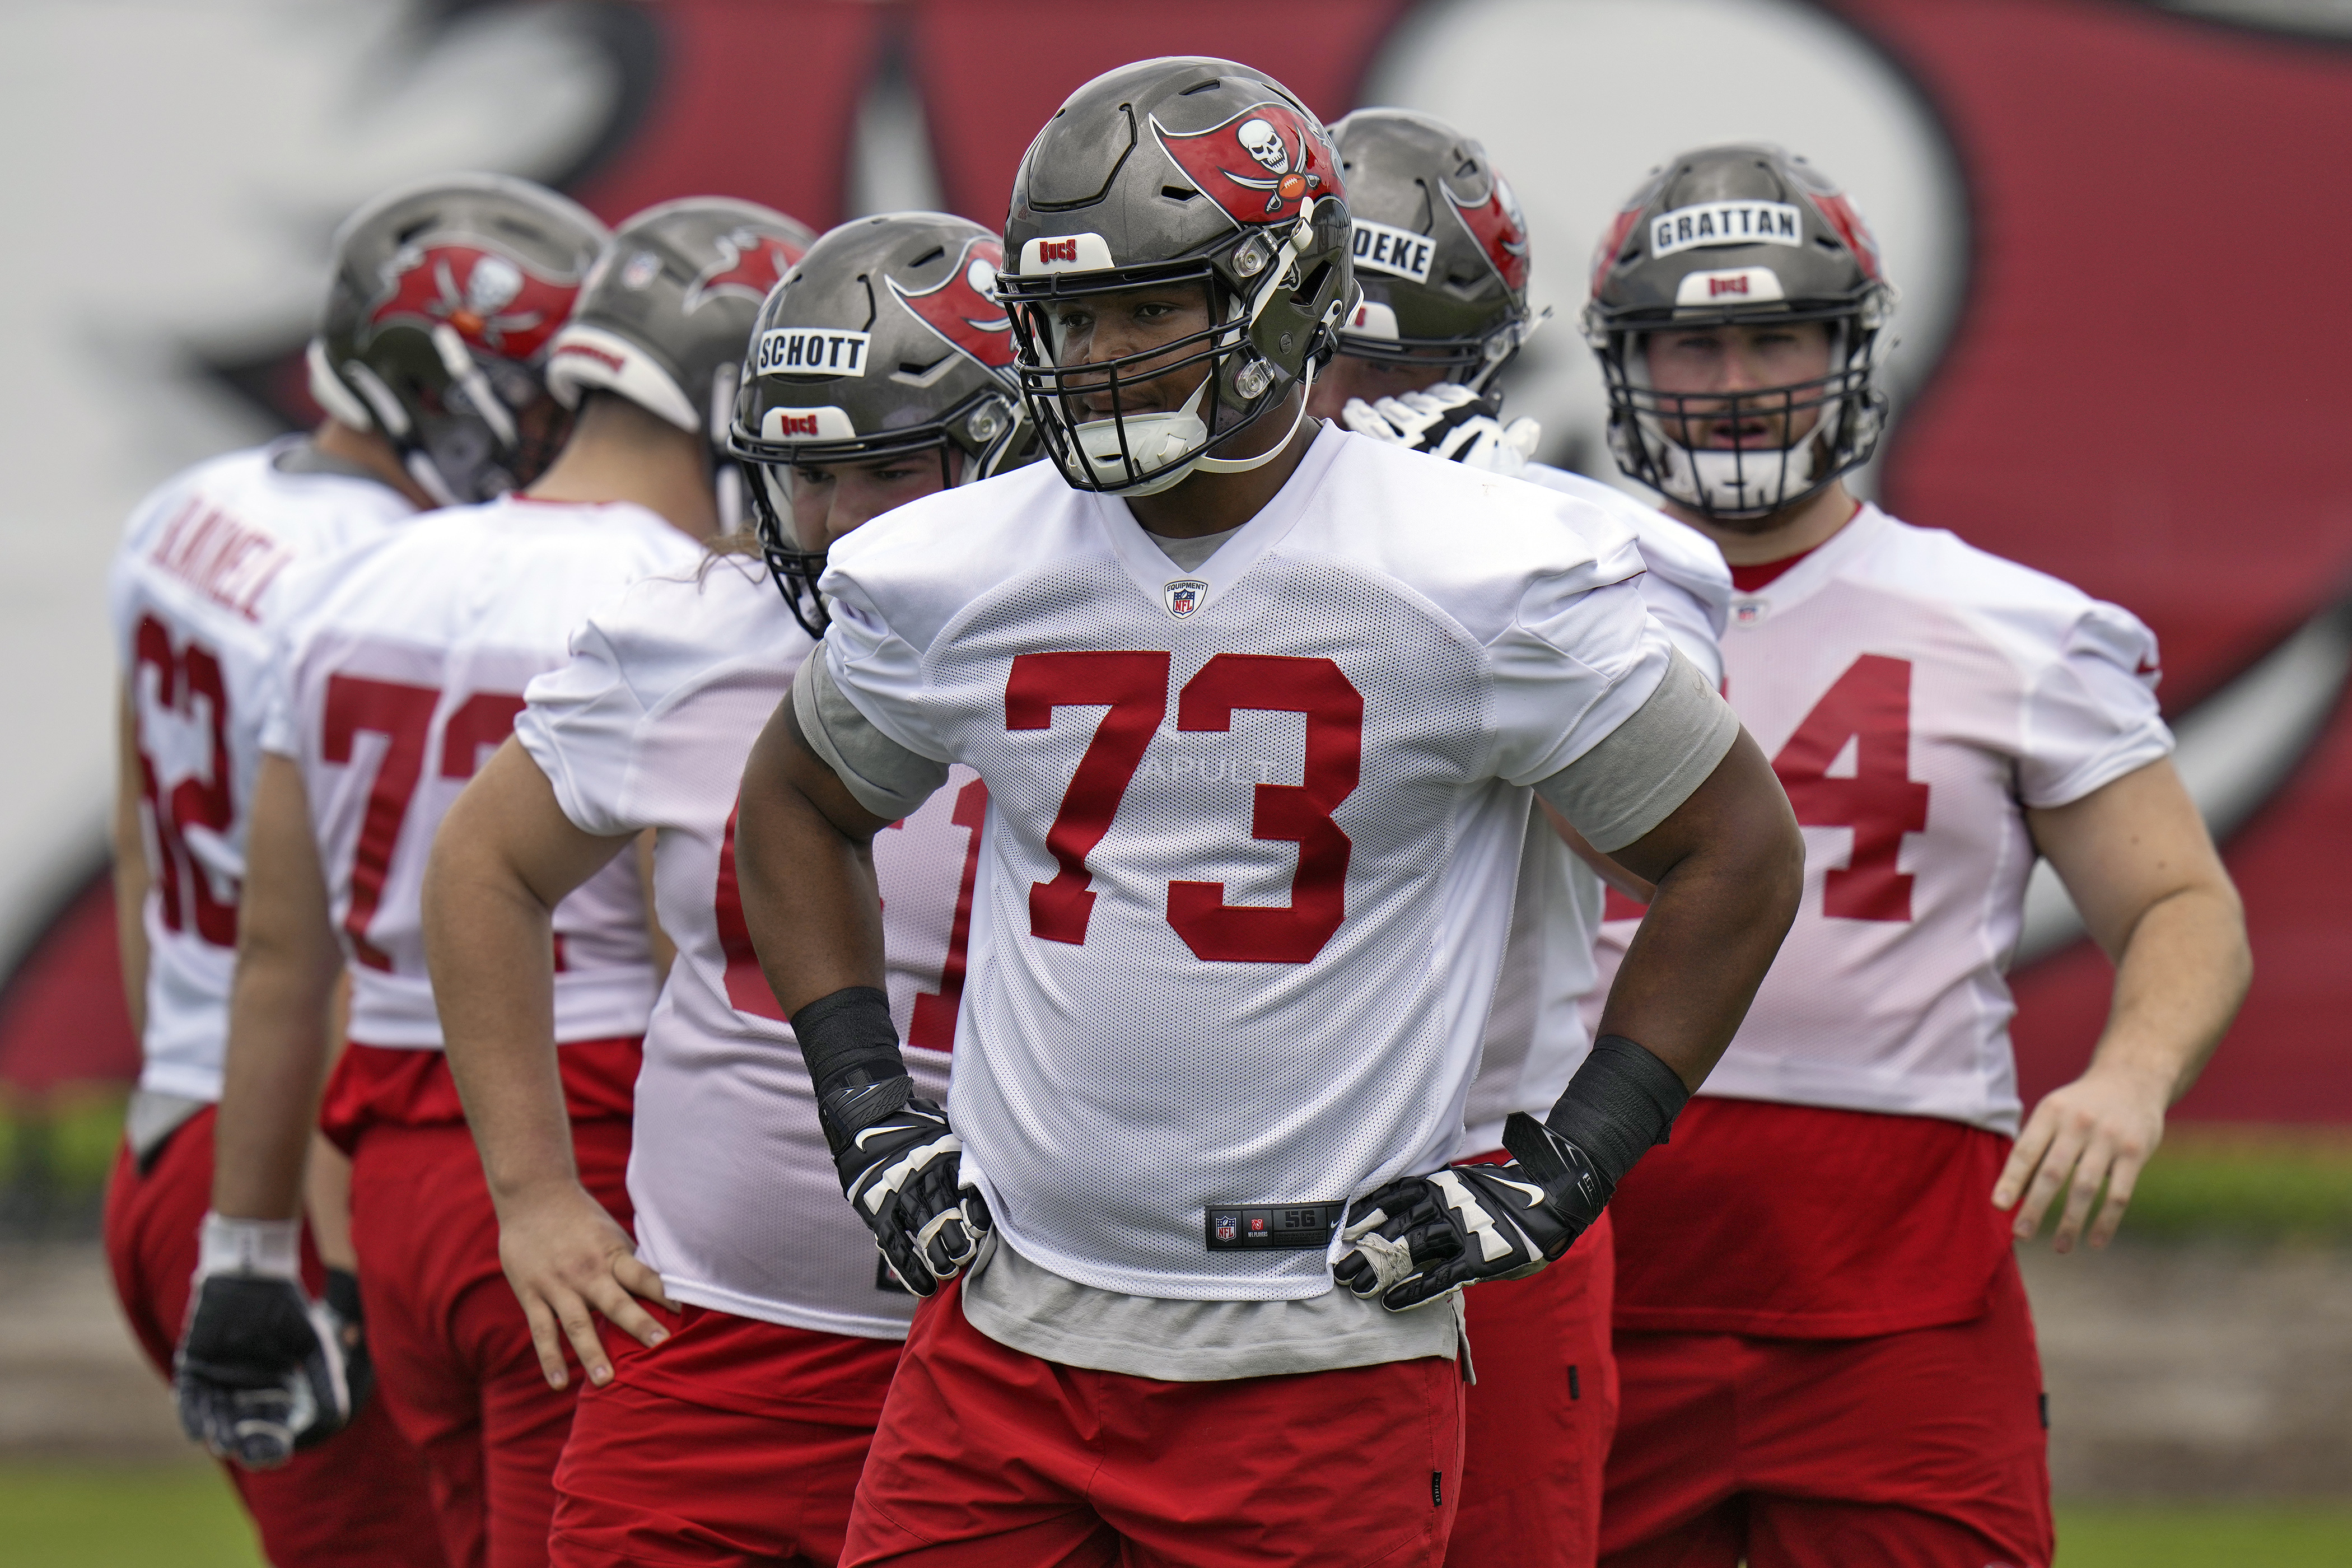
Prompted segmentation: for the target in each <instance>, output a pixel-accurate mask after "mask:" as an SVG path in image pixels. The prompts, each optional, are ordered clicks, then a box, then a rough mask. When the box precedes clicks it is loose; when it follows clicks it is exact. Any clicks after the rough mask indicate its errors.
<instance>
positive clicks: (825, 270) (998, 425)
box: [728, 212, 1035, 637]
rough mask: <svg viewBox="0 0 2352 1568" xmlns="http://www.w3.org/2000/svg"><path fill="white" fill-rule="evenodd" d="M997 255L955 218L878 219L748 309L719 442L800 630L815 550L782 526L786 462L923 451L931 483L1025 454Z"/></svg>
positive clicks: (973, 476)
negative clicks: (733, 461) (935, 466)
mask: <svg viewBox="0 0 2352 1568" xmlns="http://www.w3.org/2000/svg"><path fill="white" fill-rule="evenodd" d="M1003 259H1004V247H1003V245H1002V244H1001V243H1000V242H999V241H998V239H997V237H996V236H994V235H992V234H991V233H989V232H988V230H986V229H984V228H982V227H981V226H979V225H978V224H976V223H973V222H971V221H970V220H969V219H966V218H960V217H950V216H948V215H947V214H945V213H923V212H915V213H886V214H883V215H882V216H877V217H866V218H857V219H855V220H853V221H851V222H849V223H845V224H843V225H842V226H840V227H838V228H835V229H832V230H830V231H828V232H827V233H825V234H824V235H823V236H821V237H819V238H818V239H817V241H816V242H815V243H814V245H812V246H811V247H809V249H808V253H807V254H806V255H804V256H803V257H802V258H800V261H799V263H798V265H796V266H795V267H793V270H792V271H791V272H790V273H789V274H787V275H786V277H785V278H784V279H783V281H782V282H781V283H779V284H778V285H777V286H776V288H775V289H774V291H773V292H772V293H771V294H769V296H768V298H767V300H766V301H765V302H764V303H762V304H761V307H760V312H759V318H758V321H756V323H755V324H754V325H753V327H752V329H751V345H750V349H749V351H748V353H746V354H745V357H744V360H743V375H742V384H741V388H740V391H739V392H738V393H737V394H736V396H735V416H734V420H733V424H732V426H731V427H730V439H729V442H728V448H729V450H730V452H731V453H732V454H733V455H734V456H735V458H737V459H738V460H739V461H740V464H741V467H742V473H743V477H744V480H745V489H746V490H747V491H748V492H749V494H750V498H751V516H752V520H753V522H754V524H755V526H756V527H757V530H758V532H759V537H760V545H761V553H762V554H764V555H765V556H766V557H767V561H768V568H769V570H770V571H771V572H772V573H773V574H774V575H775V579H776V586H777V587H778V588H779V589H781V590H782V592H783V595H784V598H785V600H786V602H788V603H789V604H791V605H792V606H793V614H794V615H795V616H799V617H800V620H801V624H802V625H803V626H806V627H807V628H808V629H809V633H810V635H811V636H814V637H822V636H824V625H825V614H824V602H823V601H822V600H821V599H819V598H818V596H817V592H816V581H817V578H818V577H819V576H821V575H823V574H824V551H822V550H808V549H804V548H803V546H802V543H801V542H800V540H799V539H798V538H797V537H796V536H795V535H794V533H793V505H792V485H793V473H792V471H793V468H795V467H796V466H799V465H803V464H807V465H822V464H833V463H859V462H870V461H873V460H874V459H876V458H888V457H894V456H899V455H903V454H908V453H917V452H926V451H929V452H936V453H937V454H938V457H939V462H940V486H941V488H943V489H944V488H947V487H949V486H952V485H958V484H971V483H973V482H975V481H977V480H980V479H986V478H988V477H989V476H990V475H992V474H996V473H1001V472H1003V471H1004V470H1005V469H1008V468H1017V467H1019V466H1020V465H1021V464H1023V463H1025V462H1027V461H1028V460H1029V459H1030V458H1032V457H1034V455H1035V442H1034V440H1033V439H1032V436H1033V431H1032V429H1031V426H1030V425H1029V421H1028V417H1027V416H1026V415H1025V414H1024V411H1023V409H1022V406H1021V397H1020V391H1019V387H1018V386H1017V384H1015V383H1014V381H1013V374H1012V366H1013V333H1012V323H1011V322H1010V321H1007V320H1006V319H1005V314H1004V308H1003V306H1002V305H1000V304H999V303H998V302H997V300H996V297H995V287H996V275H997V268H998V267H999V266H1000V265H1002V263H1003ZM950 452H952V453H954V454H956V458H954V459H953V460H950V456H949V454H950Z"/></svg>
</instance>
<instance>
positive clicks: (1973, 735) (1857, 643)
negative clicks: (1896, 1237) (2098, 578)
mask: <svg viewBox="0 0 2352 1568" xmlns="http://www.w3.org/2000/svg"><path fill="white" fill-rule="evenodd" d="M1724 665H1725V668H1726V670H1727V683H1728V688H1729V689H1728V696H1729V698H1730V700H1731V705H1732V708H1733V710H1734V711H1736V712H1737V713H1738V715H1739V717H1740V719H1741V721H1743V722H1744V723H1745V724H1746V725H1747V726H1748V731H1749V732H1750V733H1751V734H1753V735H1754V736H1755V737H1756V740H1757V742H1758V744H1759V745H1760V746H1762V747H1763V749H1764V752H1765V754H1766V755H1767V756H1769V757H1771V758H1772V759H1773V767H1774V769H1775V771H1776V772H1777V773H1779V774H1780V780H1781V783H1782V784H1784V785H1785V786H1786V787H1787V788H1788V790H1789V792H1790V799H1791V801H1792V803H1793V804H1794V805H1796V807H1797V816H1798V821H1799V822H1800V823H1801V825H1803V827H1804V834H1805V845H1806V856H1805V859H1806V866H1805V891H1804V899H1803V901H1802V903H1801V904H1800V906H1799V908H1798V911H1797V918H1796V923H1795V925H1794V926H1793V927H1792V928H1791V929H1790V932H1789V937H1788V940H1787V941H1786V942H1783V943H1782V944H1781V947H1780V957H1779V959H1778V960H1777V961H1776V962H1775V963H1774V964H1773V967H1772V972H1771V973H1769V974H1768V975H1767V976H1766V977H1765V980H1764V984H1763V986H1762V988H1761V989H1760V990H1759V991H1758V993H1757V996H1756V1001H1755V1005H1753V1006H1751V1007H1750V1008H1749V1009H1748V1017H1747V1021H1746V1022H1745V1023H1744V1024H1743V1025H1742V1026H1741V1027H1740V1031H1739V1034H1738V1037H1736V1038H1734V1040H1733V1041H1732V1044H1731V1048H1730V1049H1729V1050H1728V1051H1727V1052H1726V1053H1725V1055H1724V1058H1723V1060H1722V1061H1721V1062H1720V1063H1718V1064H1717V1067H1716V1069H1715V1071H1714V1073H1713V1074H1712V1075H1710V1076H1709V1078H1708V1079H1707V1082H1706V1087H1705V1088H1704V1089H1702V1090H1701V1091H1700V1092H1701V1093H1705V1094H1721V1095H1730V1096H1735V1097H1737V1098H1739V1099H1744V1100H1778V1101H1784V1102H1787V1103H1790V1104H1796V1105H1817V1106H1826V1107H1831V1108H1833V1109H1842V1110H1880V1111H1894V1112H1898V1113H1903V1114H1908V1115H1917V1116H1937V1117H1944V1118H1947V1119H1949V1120H1952V1121H1965V1122H1968V1123H1969V1124H1971V1125H1973V1126H1978V1127H1982V1128H1985V1129H1987V1130H1988V1131H1994V1132H1999V1133H2001V1134H2004V1135H2010V1136H2013V1135H2014V1134H2015V1133H2016V1131H2017V1124H2018V1115H2019V1110H2020V1106H2019V1103H2018V1098H2017V1074H2016V1066H2015V1062H2014V1060H2013V1058H2012V1057H2011V1051H2010V1044H2009V1020H2010V1016H2011V1014H2012V1013H2013V1012H2014V1011H2015V1008H2014V1005H2012V1003H2011V999H2010V991H2009V984H2008V980H2007V977H2006V974H2005V971H2006V969H2007V967H2008V963H2009V959H2010V955H2011V951H2012V950H2013V949H2014V948H2015V946H2016V942H2017V936H2018V931H2019V922H2020V920H2021V910H2022V906H2023V900H2024V893H2025V881H2026V877H2027V875H2028V873H2030V872H2031V871H2032V868H2033V860H2034V851H2033V846H2032V840H2031V838H2030V837H2029V836H2028V834H2027V832H2026V826H2025V816H2024V813H2025V808H2026V807H2028V806H2054V805H2065V804H2067V803H2069V802H2071V801H2074V800H2079V799H2081V798H2082V797H2083V796H2084V795H2088V794H2090V793H2091V792H2092V791H2094V790H2095V789H2097V788H2098V787H2099V786H2100V785H2102V784H2106V783H2109V782H2110V781H2112V780H2114V779H2116V778H2120V777H2121V776H2123V775H2124V774H2125V773H2130V772H2132V771H2133V770H2135V769H2137V768H2140V767H2143V766H2145V765H2147V763H2152V762H2155V761H2156V760H2158V758H2161V757H2163V756H2165V755H2167V754H2168V753H2169V752H2170V751H2171V749H2172V736H2171V732H2170V731H2168V730H2167V729H2166V728H2165V725H2164V721H2163V720H2162V719H2161V718H2160V717H2158V710H2157V703H2156V694H2155V676H2156V672H2157V649H2156V639H2155V637H2154V636H2153V635H2152V634H2151V633H2150V632H2149V631H2148V630H2147V627H2146V626H2142V625H2141V624H2140V623H2139V622H2138V621H2137V619H2135V618H2134V617H2133V616H2131V615H2129V614H2128V613H2127V612H2126V611H2124V610H2121V609H2119V608H2117V607H2116V606H2115V605H2108V604H2103V603H2101V602H2099V601H2097V600H2095V599H2093V598H2091V597H2089V596H2088V595H2084V594H2083V593H2082V592H2080V591H2079V590H2077V589H2075V588H2073V587H2070V586H2069V585H2067V584H2064V583H2061V582H2059V581H2057V580H2056V579H2055V578H2052V577H2047V576H2044V575H2042V574H2041V573H2038V572H2033V571H2031V570H2029V569H2027V568H2025V567H2023V566H2020V565H2017V564H2016V563H2012V562H2009V561H2004V560H2001V559H2000V558H1999V557H1998V556H1994V555H1990V554H1987V553H1986V552H1983V551H1980V550H1977V549H1974V548H1972V547H1970V546H1969V545H1967V544H1964V543H1962V542H1960V541H1959V540H1958V539H1957V538H1955V537H1954V536H1953V535H1951V534H1949V533H1947V532H1944V531H1941V530H1931V529H1923V528H1914V527H1912V526H1910V525H1909V524H1906V523H1903V522H1899V521H1895V519H1893V518H1891V517H1889V516H1887V515H1886V514H1885V512H1883V511H1881V510H1878V509H1877V508H1876V507H1874V506H1865V507H1864V508H1863V510H1861V511H1860V512H1859V513H1857V514H1856V516H1855V518H1854V520H1853V521H1852V522H1850V523H1848V524H1847V525H1846V526H1845V528H1844V529H1843V530H1841V531H1839V532H1838V533H1837V534H1835V535H1834V536H1832V538H1831V539H1830V541H1829V542H1827V543H1825V544H1823V545H1822V546H1821V547H1820V548H1819V549H1817V550H1815V551H1814V552H1812V553H1811V555H1808V556H1807V557H1806V558H1805V559H1803V560H1802V561H1801V562H1799V563H1797V564H1796V565H1795V566H1794V567H1792V568H1791V569H1790V571H1789V572H1788V573H1787V574H1785V575H1783V576H1781V577H1780V578H1778V579H1776V580H1775V581H1774V582H1773V583H1772V584H1770V585H1769V587H1768V588H1766V589H1765V591H1764V592H1763V593H1762V594H1761V595H1741V596H1739V597H1738V598H1735V600H1734V601H1733V605H1732V617H1731V626H1730V629H1729V630H1728V631H1727V633H1726V634H1725V637H1724ZM1865 836H1866V837H1865ZM1858 841H1859V845H1858ZM1632 931H1633V922H1632V921H1611V922H1610V923H1609V925H1608V926H1607V927H1606V928H1605V931H1604V940H1603V943H1602V948H1603V964H1604V968H1605V969H1606V970H1607V971H1608V972H1610V973H1613V972H1614V967H1615V963H1616V961H1617V959H1618V958H1619V957H1620V956H1621V955H1622V951H1623V944H1624V942H1626V941H1627V940H1628V939H1629V938H1630V936H1631V934H1632Z"/></svg>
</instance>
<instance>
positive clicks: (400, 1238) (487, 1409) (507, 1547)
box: [352, 1121, 631, 1568]
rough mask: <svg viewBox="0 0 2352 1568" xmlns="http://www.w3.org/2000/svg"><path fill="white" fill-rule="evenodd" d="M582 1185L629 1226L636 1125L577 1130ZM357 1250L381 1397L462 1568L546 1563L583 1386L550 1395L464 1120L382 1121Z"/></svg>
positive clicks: (356, 1201)
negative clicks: (419, 1461)
mask: <svg viewBox="0 0 2352 1568" xmlns="http://www.w3.org/2000/svg"><path fill="white" fill-rule="evenodd" d="M572 1149H573V1151H574V1154H575V1157H576V1158H577V1160H578V1162H579V1166H580V1180H581V1183H582V1184H583V1185H584V1186H585V1187H586V1188H587V1189H588V1191H589V1192H590V1193H592V1194H594V1195H595V1197H596V1200H597V1201H598V1202H599V1203H601V1204H603V1205H604V1206H605V1208H607V1209H609V1210H611V1211H612V1214H613V1215H614V1218H616V1219H618V1220H619V1221H620V1222H621V1223H622V1224H623V1225H624V1226H625V1225H627V1224H628V1223H629V1220H630V1217H631V1210H630V1207H629V1197H628V1192H627V1189H626V1187H625V1185H624V1182H625V1177H626V1174H627V1172H628V1163H629V1124H628V1123H627V1122H625V1121H576V1122H574V1123H572ZM352 1247H354V1248H355V1249H356V1250H357V1251H358V1253H359V1255H360V1295H361V1298H362V1300H363V1301H364V1302H365V1304H366V1308H367V1319H368V1331H369V1335H370V1338H371V1340H372V1342H373V1344H374V1347H375V1363H376V1370H377V1386H378V1388H379V1389H380V1391H381V1392H382V1394H383V1399H384V1403H385V1404H386V1405H389V1406H390V1407H391V1410H392V1417H393V1420H394V1422H396V1423H397V1424H398V1425H399V1426H400V1429H401V1431H402V1432H404V1434H406V1435H407V1437H408V1440H409V1441H410V1442H412V1443H414V1444H415V1445H416V1447H417V1448H418V1449H419V1450H420V1451H422V1452H423V1454H424V1455H425V1468H426V1470H427V1471H428V1473H429V1475H430V1477H431V1480H432V1488H433V1506H434V1510H435V1511H436V1513H437V1514H438V1515H439V1518H440V1524H441V1540H442V1544H443V1547H444V1549H445V1550H446V1553H447V1556H448V1560H449V1562H450V1563H451V1564H452V1568H535V1565H537V1564H541V1563H545V1562H546V1561H547V1560H548V1558H547V1531H548V1521H549V1519H550V1516H551V1514H552V1513H553V1512H554V1510H555V1481H554V1477H555V1462H556V1458H557V1457H558V1456H559V1455H561V1454H562V1451H563V1439H564V1436H565V1435H566V1434H567V1433H569V1432H570V1431H571V1429H572V1406H573V1405H575V1404H576V1403H577V1402H578V1399H579V1388H580V1385H581V1384H582V1383H583V1381H585V1380H584V1378H583V1375H582V1374H581V1373H580V1372H579V1370H578V1366H577V1363H574V1366H573V1371H572V1380H571V1383H570V1384H569V1385H568V1386H567V1387H565V1388H562V1389H561V1390H558V1389H552V1388H550V1387H548V1386H547V1379H546V1378H545V1377H544V1376H542V1375H541V1373H540V1370H539V1356H538V1354H537V1352H534V1351H533V1350H532V1349H531V1343H530V1323H529V1322H528V1321H526V1320H525V1319H524V1317H523V1313H522V1305H521V1303H520V1302H519V1301H517V1300H515V1297H514V1291H513V1289H511V1288H510V1287H509V1285H508V1284H507V1279H506V1275H505V1273H504V1272H503V1271H502V1270H501V1269H500V1268H499V1222H498V1215H497V1214H496V1212H495V1211H494V1210H493V1209H492V1208H491V1206H490V1192H489V1187H488V1184H486V1183H485V1182H484V1181H483V1179H482V1163H481V1161H480V1159H479V1158H478V1156H477V1155H476V1154H475V1152H474V1140H473V1136H472V1134H471V1133H469V1132H468V1131H467V1129H466V1128H465V1127H464V1126H463V1125H456V1126H436V1127H393V1126H383V1125H377V1126H372V1127H370V1128H368V1129H367V1130H366V1131H363V1132H362V1133H361V1134H360V1138H359V1142H358V1144H357V1146H356V1147H355V1148H354V1149H353V1150H352Z"/></svg>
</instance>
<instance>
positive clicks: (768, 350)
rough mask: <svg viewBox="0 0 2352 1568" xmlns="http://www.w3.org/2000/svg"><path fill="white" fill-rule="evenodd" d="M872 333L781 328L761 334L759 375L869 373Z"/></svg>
mask: <svg viewBox="0 0 2352 1568" xmlns="http://www.w3.org/2000/svg"><path fill="white" fill-rule="evenodd" d="M872 342H873V335H872V334H871V333H868V332H849V331H838V330H835V329H833V328H829V327H777V328H775V329H773V330H772V331H765V332H761V334H760V353H759V358H758V360H757V362H756V363H754V364H753V365H752V367H751V368H752V373H753V374H756V375H856V376H863V375H864V374H866V349H867V348H868V347H869V346H871V344H872Z"/></svg>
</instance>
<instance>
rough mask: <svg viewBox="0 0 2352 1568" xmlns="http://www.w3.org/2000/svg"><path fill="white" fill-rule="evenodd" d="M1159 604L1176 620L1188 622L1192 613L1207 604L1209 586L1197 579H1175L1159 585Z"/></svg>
mask: <svg viewBox="0 0 2352 1568" xmlns="http://www.w3.org/2000/svg"><path fill="white" fill-rule="evenodd" d="M1208 602H1209V584H1206V583H1205V582H1202V580H1201V579H1200V578H1198V577H1178V578H1175V579H1174V580H1172V581H1171V582H1168V583H1163V584H1160V603H1161V604H1163V605H1167V606H1168V613H1169V614H1170V615H1171V616H1174V617H1175V618H1176V619H1178V620H1180V621H1189V620H1191V619H1192V615H1193V612H1195V611H1196V610H1198V609H1199V608H1200V607H1201V606H1202V605H1205V604H1207V603H1208Z"/></svg>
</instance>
